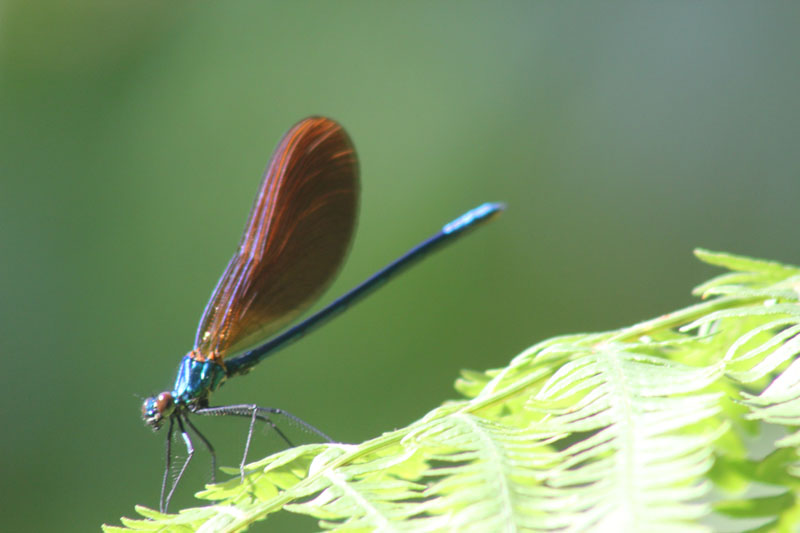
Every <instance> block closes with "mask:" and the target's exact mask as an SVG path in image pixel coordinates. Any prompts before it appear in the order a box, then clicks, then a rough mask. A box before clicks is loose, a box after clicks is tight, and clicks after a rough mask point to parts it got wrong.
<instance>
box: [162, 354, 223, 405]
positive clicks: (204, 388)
mask: <svg viewBox="0 0 800 533" xmlns="http://www.w3.org/2000/svg"><path fill="white" fill-rule="evenodd" d="M224 379H225V369H224V368H223V367H222V366H220V365H218V364H217V363H215V362H213V361H196V360H194V359H192V358H191V357H190V356H188V355H184V356H183V359H181V366H180V368H179V369H178V377H177V378H175V388H174V390H173V391H172V397H173V398H174V400H175V403H176V404H178V405H191V404H192V403H194V401H196V400H198V399H201V398H205V397H206V396H208V393H209V392H212V391H214V390H216V389H217V388H218V387H219V386H220V385H221V384H222V382H223V381H224Z"/></svg>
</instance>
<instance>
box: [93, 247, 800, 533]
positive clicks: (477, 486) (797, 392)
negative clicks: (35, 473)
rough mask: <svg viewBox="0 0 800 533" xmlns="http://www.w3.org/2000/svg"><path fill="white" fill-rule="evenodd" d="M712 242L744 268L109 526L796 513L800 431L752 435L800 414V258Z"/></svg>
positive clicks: (677, 519) (423, 525)
mask: <svg viewBox="0 0 800 533" xmlns="http://www.w3.org/2000/svg"><path fill="white" fill-rule="evenodd" d="M697 255H698V257H700V258H701V259H702V260H704V261H706V262H708V263H711V264H715V265H718V266H722V267H725V268H728V269H730V270H732V271H733V272H732V273H729V274H724V275H722V276H719V277H718V278H715V279H714V280H711V281H709V282H707V283H705V284H703V285H702V286H701V287H699V288H698V289H697V291H696V292H697V293H698V294H701V295H702V296H703V298H704V299H706V300H707V301H704V302H702V303H700V304H697V305H694V306H691V307H688V308H686V309H682V310H679V311H676V312H674V313H670V314H667V315H664V316H662V317H657V318H655V319H651V320H648V321H645V322H642V323H639V324H635V325H633V326H630V327H628V328H624V329H621V330H618V331H610V332H605V333H594V334H580V335H570V336H564V337H559V338H554V339H549V340H546V341H544V342H541V343H539V344H537V345H535V346H533V347H532V348H530V349H528V350H526V351H525V352H523V353H521V354H519V355H518V356H517V357H515V358H514V359H512V360H511V362H510V363H509V364H508V365H507V366H506V367H504V368H502V369H496V370H490V371H487V372H475V371H464V372H462V377H461V378H460V379H459V380H458V381H457V382H456V388H457V389H458V391H459V392H461V393H462V394H463V395H464V396H465V399H462V400H460V401H452V402H448V403H445V404H444V405H442V406H440V407H437V408H435V409H433V410H432V411H430V412H429V413H428V414H427V415H426V416H425V417H424V418H422V419H421V420H419V421H417V422H415V423H413V424H411V425H409V426H408V427H406V428H402V429H400V430H396V431H393V432H390V433H386V434H384V435H382V436H380V437H378V438H376V439H372V440H370V441H367V442H364V443H362V444H359V445H345V444H325V445H322V444H318V445H310V446H301V447H297V448H293V449H290V450H286V451H284V452H281V453H278V454H275V455H272V456H270V457H267V458H265V459H263V460H261V461H258V462H256V463H253V464H251V465H248V467H247V470H246V471H247V475H246V477H245V479H244V482H240V480H239V479H238V477H235V478H233V479H231V480H230V481H228V482H226V483H222V484H218V485H209V486H208V487H207V488H206V490H205V491H203V492H202V493H200V494H199V495H198V496H199V497H200V498H203V499H206V500H209V501H211V502H213V503H211V504H210V505H208V506H206V507H198V508H194V509H186V510H184V511H182V512H181V513H180V514H178V515H162V514H160V513H156V512H155V511H151V510H149V509H145V508H137V511H138V512H139V513H140V514H141V515H142V516H143V517H144V518H145V519H144V520H128V519H124V520H123V524H124V525H125V526H127V528H128V529H123V528H113V527H110V526H106V531H123V530H127V531H129V530H138V531H196V530H204V531H231V532H232V531H241V530H244V529H246V528H247V527H248V526H249V525H251V524H252V523H254V522H255V521H257V520H263V519H265V518H267V517H268V516H269V515H270V514H273V513H275V512H278V511H280V510H287V511H291V512H295V513H302V514H306V515H311V516H314V517H316V518H318V519H319V520H320V526H321V527H322V528H325V529H330V530H333V531H342V532H344V531H348V532H349V531H414V532H416V531H420V532H435V531H475V532H493V531H530V532H550V531H622V532H625V531H631V532H640V531H648V532H652V531H655V532H658V531H669V532H680V531H686V532H702V531H709V530H711V528H712V527H713V524H714V519H715V517H719V516H726V517H728V519H730V520H733V521H734V523H739V522H737V521H739V520H743V519H750V522H748V524H750V525H748V526H746V527H750V528H752V530H753V531H756V530H759V531H790V530H793V529H794V528H796V527H797V525H798V523H800V502H799V501H798V490H799V487H800V479H798V478H797V474H798V473H800V464H798V461H797V447H798V446H799V445H800V432H798V433H794V434H791V435H790V436H788V437H786V436H782V435H781V436H779V437H776V438H774V439H773V440H774V441H775V442H769V443H767V446H768V447H769V449H770V451H771V453H769V454H768V455H767V456H766V457H765V458H764V459H758V458H757V457H756V456H754V455H753V454H752V453H751V452H750V451H749V446H751V441H752V437H751V436H752V435H754V434H756V433H757V432H758V431H760V430H761V429H763V428H764V427H767V426H768V425H776V426H780V427H783V428H787V429H789V428H793V427H796V426H800V363H799V362H798V358H797V354H798V353H799V352H800V304H798V292H800V291H798V288H800V270H798V269H797V268H795V267H790V266H785V265H781V264H779V263H774V262H768V261H761V260H756V259H750V258H745V257H740V256H734V255H731V254H721V253H714V252H709V251H706V250H698V251H697ZM231 473H238V471H231ZM754 487H762V488H763V487H768V488H769V490H767V491H766V492H764V490H762V492H761V493H755V494H756V495H755V496H753V494H752V490H751V489H753V488H754ZM712 488H715V489H716V490H714V491H711V489H712ZM745 491H749V492H745ZM753 521H755V522H756V524H755V525H752V524H753ZM741 523H742V524H744V523H745V522H741ZM744 527H745V526H742V528H740V529H744Z"/></svg>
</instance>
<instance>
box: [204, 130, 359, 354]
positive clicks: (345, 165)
mask: <svg viewBox="0 0 800 533" xmlns="http://www.w3.org/2000/svg"><path fill="white" fill-rule="evenodd" d="M357 204H358V162H357V160H356V154H355V150H354V149H353V144H352V142H351V141H350V138H349V137H348V136H347V133H346V132H345V131H344V129H342V127H341V126H339V125H338V124H337V123H336V122H334V121H332V120H330V119H327V118H322V117H311V118H307V119H305V120H303V121H301V122H300V123H298V124H297V125H295V126H294V127H293V128H292V129H290V130H289V132H288V133H286V135H285V136H284V137H283V139H282V140H281V142H280V144H278V147H277V148H276V149H275V153H273V155H272V159H271V160H270V162H269V166H268V167H267V171H266V174H265V175H264V180H263V181H262V183H261V188H260V189H259V191H258V196H257V197H256V201H255V204H254V205H253V210H252V211H251V212H250V218H249V220H248V221H247V226H246V227H245V230H244V235H242V240H241V242H240V243H239V249H238V250H237V252H236V254H234V256H233V258H232V259H231V261H230V263H228V267H227V268H226V269H225V272H224V273H223V274H222V277H221V278H220V280H219V282H218V283H217V287H216V289H214V293H213V294H212V296H211V300H210V301H209V303H208V305H207V306H206V309H205V312H204V313H203V318H202V319H201V320H200V325H199V327H198V329H197V335H196V337H195V350H194V353H193V356H194V357H195V358H196V359H199V360H204V359H212V360H221V359H223V358H225V357H227V356H229V355H232V354H234V353H235V352H238V351H241V350H243V349H245V348H248V347H251V346H252V345H253V344H255V343H257V342H258V341H260V340H263V339H264V338H265V337H267V336H268V335H269V334H271V333H274V332H275V331H277V330H278V329H280V328H282V327H284V326H285V325H286V324H288V323H289V322H291V321H292V320H294V319H295V318H297V316H298V315H299V314H300V313H302V312H303V311H304V310H305V309H306V308H308V306H309V305H311V303H312V302H313V301H314V300H315V299H316V298H317V297H318V296H319V295H320V293H321V292H322V291H323V290H324V289H325V288H326V287H327V286H328V284H329V283H330V281H331V280H332V278H333V276H334V274H336V272H337V270H338V269H339V266H340V265H341V263H342V261H343V260H344V257H345V255H346V254H347V250H348V248H349V245H350V240H351V237H352V235H353V230H354V229H355V220H356V214H357Z"/></svg>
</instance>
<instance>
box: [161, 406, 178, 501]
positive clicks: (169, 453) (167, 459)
mask: <svg viewBox="0 0 800 533" xmlns="http://www.w3.org/2000/svg"><path fill="white" fill-rule="evenodd" d="M174 425H175V419H174V418H172V417H170V419H169V430H168V431H167V450H166V457H165V461H164V462H165V463H166V464H165V466H164V478H163V479H162V480H161V496H160V497H159V499H158V510H159V511H161V512H162V513H165V512H166V508H165V506H164V494H165V493H166V492H167V479H169V468H170V466H171V465H172V430H173V426H174Z"/></svg>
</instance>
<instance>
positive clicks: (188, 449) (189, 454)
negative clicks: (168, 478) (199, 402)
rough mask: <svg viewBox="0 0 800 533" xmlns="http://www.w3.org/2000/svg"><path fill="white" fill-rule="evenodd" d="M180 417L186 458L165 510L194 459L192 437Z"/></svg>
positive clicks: (179, 421)
mask: <svg viewBox="0 0 800 533" xmlns="http://www.w3.org/2000/svg"><path fill="white" fill-rule="evenodd" d="M176 418H177V419H178V427H180V429H181V437H183V442H184V444H186V460H185V461H184V462H183V466H182V467H181V469H180V471H179V472H178V475H177V476H175V481H174V482H173V483H172V488H171V489H170V491H169V494H167V501H166V502H165V504H164V510H165V511H166V509H167V507H169V502H170V500H172V495H173V494H175V489H177V488H178V483H180V481H181V478H182V477H183V474H184V473H185V472H186V467H188V466H189V462H190V461H191V460H192V456H193V455H194V446H193V445H192V439H191V437H189V433H188V432H187V431H186V428H185V427H184V426H183V420H182V418H181V416H180V415H179V416H177V417H176Z"/></svg>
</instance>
